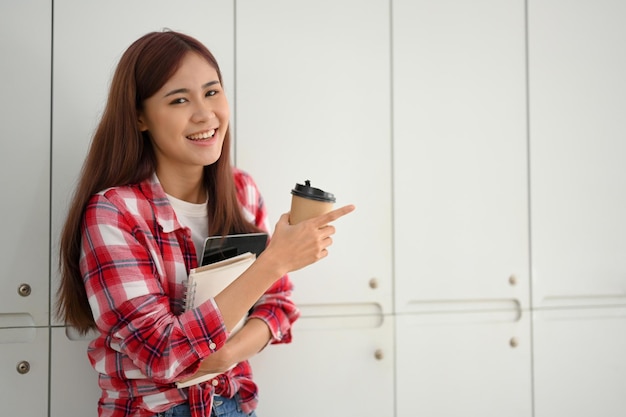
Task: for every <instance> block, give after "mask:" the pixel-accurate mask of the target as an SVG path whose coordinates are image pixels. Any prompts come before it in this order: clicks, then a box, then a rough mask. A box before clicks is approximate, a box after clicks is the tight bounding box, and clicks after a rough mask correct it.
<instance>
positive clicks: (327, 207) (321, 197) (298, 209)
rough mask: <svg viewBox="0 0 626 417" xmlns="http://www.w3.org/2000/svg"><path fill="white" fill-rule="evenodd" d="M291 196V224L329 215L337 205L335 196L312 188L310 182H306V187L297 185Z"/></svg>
mask: <svg viewBox="0 0 626 417" xmlns="http://www.w3.org/2000/svg"><path fill="white" fill-rule="evenodd" d="M291 194H292V196H291V211H290V213H289V223H290V224H298V223H300V222H301V221H303V220H307V219H310V218H312V217H317V216H320V215H322V214H325V213H328V212H329V211H331V210H332V209H333V206H334V204H335V196H334V195H333V194H331V193H328V192H326V191H322V190H320V189H319V188H314V187H311V182H310V181H309V180H306V181H305V185H302V184H296V186H295V187H294V188H293V190H291Z"/></svg>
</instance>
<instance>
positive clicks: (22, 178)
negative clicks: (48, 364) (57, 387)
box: [0, 0, 52, 328]
mask: <svg viewBox="0 0 626 417" xmlns="http://www.w3.org/2000/svg"><path fill="white" fill-rule="evenodd" d="M51 27H52V10H51V6H50V2H49V1H43V0H40V1H36V0H30V1H25V2H2V3H1V4H0V50H1V51H2V59H0V78H1V79H2V83H1V85H0V95H1V96H2V97H3V100H2V103H1V104H0V178H2V189H1V190H2V196H3V197H2V202H3V204H2V212H1V213H2V218H3V219H4V225H3V230H2V237H1V239H2V240H1V241H0V242H1V243H0V249H1V250H0V265H2V267H1V268H2V269H1V272H0V275H1V279H0V294H1V295H0V328H3V327H23V326H45V325H47V324H48V320H49V319H48V317H49V313H48V311H49V303H48V290H49V288H48V287H49V280H50V274H49V259H50V257H49V251H50V226H49V222H50V77H51V76H50V65H51V64H50V62H51V43H50V34H51V31H52V29H51Z"/></svg>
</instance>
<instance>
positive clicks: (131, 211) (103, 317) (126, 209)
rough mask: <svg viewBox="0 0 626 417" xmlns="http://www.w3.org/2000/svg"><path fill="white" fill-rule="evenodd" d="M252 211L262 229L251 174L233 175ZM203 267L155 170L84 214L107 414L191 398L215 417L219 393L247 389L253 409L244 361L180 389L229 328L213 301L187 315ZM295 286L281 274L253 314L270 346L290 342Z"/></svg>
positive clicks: (246, 406)
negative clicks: (186, 299) (187, 285)
mask: <svg viewBox="0 0 626 417" xmlns="http://www.w3.org/2000/svg"><path fill="white" fill-rule="evenodd" d="M234 177H235V182H236V185H237V195H238V198H239V201H240V203H241V206H242V209H243V211H244V215H245V216H247V218H248V219H249V220H250V222H253V223H254V224H256V225H257V226H259V227H261V228H262V229H264V230H268V228H267V214H266V211H265V207H264V205H263V199H262V198H261V195H260V194H259V191H258V189H257V187H256V185H255V183H254V182H253V180H252V178H250V177H249V176H248V175H246V174H244V173H243V172H241V171H239V170H235V171H234ZM196 266H197V260H196V251H195V249H194V246H193V242H192V240H191V232H190V230H189V229H187V228H184V227H182V226H181V225H180V224H179V223H178V221H177V219H176V216H175V214H174V210H173V208H172V206H171V205H170V203H169V200H168V199H167V196H166V195H165V192H164V191H163V188H162V187H161V185H160V184H159V182H158V180H157V179H156V176H155V177H153V178H151V179H149V180H146V181H144V182H142V183H140V184H137V185H129V186H124V187H115V188H111V189H108V190H105V191H103V192H100V193H98V194H97V195H95V196H93V197H92V198H91V200H90V201H89V203H88V205H87V208H86V210H85V217H84V227H83V235H82V253H81V259H80V268H81V272H82V275H83V280H84V282H85V287H86V289H87V296H88V298H89V304H90V305H91V309H92V311H93V315H94V318H95V321H96V325H97V327H98V330H99V335H98V337H97V338H96V339H95V340H93V341H92V342H91V344H90V346H89V350H88V354H89V359H90V361H91V363H92V365H93V367H94V369H95V370H96V371H97V372H98V373H99V374H100V375H99V386H100V388H101V389H102V397H101V399H100V401H99V405H98V410H99V415H100V416H101V417H104V416H106V417H128V416H134V417H148V416H152V415H154V414H155V413H157V412H160V411H164V410H167V409H168V408H170V407H172V406H173V405H175V404H180V403H183V402H187V401H188V402H189V405H190V407H191V409H192V415H193V416H194V417H200V416H201V417H208V416H210V412H211V406H212V398H213V394H218V395H221V396H224V397H232V396H234V395H235V394H236V393H239V398H240V400H241V408H242V410H243V411H245V412H251V411H252V410H253V409H255V408H256V404H257V387H256V385H255V383H254V382H253V381H252V373H251V369H250V365H249V363H248V362H247V361H245V362H241V363H239V364H238V365H237V366H235V367H234V368H233V369H231V370H230V371H228V372H226V373H224V374H221V375H219V376H218V377H216V378H214V379H213V380H211V381H207V382H205V383H201V384H198V385H195V386H192V387H190V388H183V389H178V388H176V386H175V385H174V382H175V381H178V380H181V379H183V378H185V377H188V376H190V375H192V374H193V373H195V372H196V371H197V369H198V367H199V365H200V361H201V359H203V358H205V357H207V356H209V355H210V354H211V353H213V352H215V351H217V350H219V349H220V348H221V347H222V346H223V345H224V343H225V342H226V338H227V332H226V329H225V327H224V322H223V320H222V316H221V313H220V311H219V309H218V308H217V307H216V305H215V303H214V301H213V300H210V301H208V302H206V303H204V304H202V305H201V306H199V307H198V308H196V309H194V310H191V311H188V312H183V296H184V291H185V289H184V282H185V281H186V279H187V277H188V274H189V270H190V268H194V267H196ZM291 290H292V284H291V282H290V281H289V278H288V277H287V276H284V277H283V278H281V279H280V280H278V281H277V282H276V283H275V284H274V285H273V286H272V287H271V288H270V289H269V290H268V291H267V292H266V293H265V294H264V295H263V297H261V299H260V300H259V301H258V302H257V303H256V304H255V306H254V307H253V309H252V310H251V313H250V316H249V317H254V318H259V319H262V320H264V321H265V322H266V323H267V325H268V326H269V328H270V330H271V333H272V337H273V338H272V343H288V342H290V341H291V331H290V329H291V324H292V323H293V322H294V321H295V320H296V319H297V317H298V315H299V312H298V310H297V308H296V307H295V305H294V304H293V302H292V301H291V300H290V299H289V296H290V294H291Z"/></svg>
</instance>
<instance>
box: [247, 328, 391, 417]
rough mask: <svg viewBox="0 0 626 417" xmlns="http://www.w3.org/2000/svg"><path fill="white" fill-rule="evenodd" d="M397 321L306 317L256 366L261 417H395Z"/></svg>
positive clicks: (259, 357) (267, 352)
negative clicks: (289, 337)
mask: <svg viewBox="0 0 626 417" xmlns="http://www.w3.org/2000/svg"><path fill="white" fill-rule="evenodd" d="M393 323H394V322H393V317H392V316H358V317H357V316H354V317H316V318H311V317H304V318H301V319H300V320H299V321H298V322H296V324H295V326H294V340H293V343H291V344H288V345H276V346H272V345H270V346H268V347H267V348H266V349H265V351H263V352H261V353H260V354H259V355H258V356H256V357H255V358H254V359H253V360H252V361H251V363H252V369H253V372H254V376H255V381H256V383H257V384H258V385H259V407H258V409H257V411H258V414H259V416H273V417H291V416H298V417H317V416H323V415H326V416H335V415H346V416H348V415H349V416H362V417H378V416H393V415H394V412H393V409H394V385H393V375H394V371H393V366H394V346H393V326H394V325H393Z"/></svg>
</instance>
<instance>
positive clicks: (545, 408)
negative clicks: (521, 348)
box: [533, 307, 626, 417]
mask: <svg viewBox="0 0 626 417" xmlns="http://www.w3.org/2000/svg"><path fill="white" fill-rule="evenodd" d="M624 329H626V307H603V308H576V309H554V310H546V311H537V312H535V313H534V315H533V339H534V349H533V351H534V354H533V360H534V390H535V396H534V397H535V417H553V416H568V417H587V416H603V417H619V416H623V415H624V410H625V409H626V396H625V395H624V387H626V357H625V356H624V352H625V351H626V332H624Z"/></svg>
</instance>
